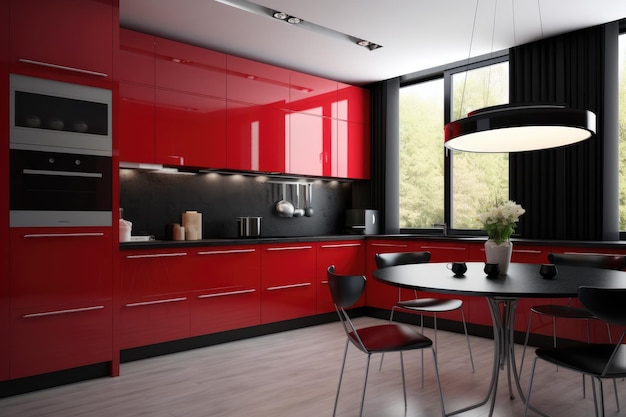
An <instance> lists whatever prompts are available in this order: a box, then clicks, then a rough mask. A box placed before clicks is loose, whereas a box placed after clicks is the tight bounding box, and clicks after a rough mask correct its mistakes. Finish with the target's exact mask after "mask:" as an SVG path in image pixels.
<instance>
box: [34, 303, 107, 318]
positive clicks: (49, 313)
mask: <svg viewBox="0 0 626 417" xmlns="http://www.w3.org/2000/svg"><path fill="white" fill-rule="evenodd" d="M103 308H104V306H91V307H80V308H68V309H67V310H54V311H44V312H41V313H32V314H24V315H23V316H22V317H23V318H25V319H30V318H33V317H45V316H58V315H59V314H70V313H83V312H85V311H93V310H101V309H103Z"/></svg>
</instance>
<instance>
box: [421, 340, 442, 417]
mask: <svg viewBox="0 0 626 417" xmlns="http://www.w3.org/2000/svg"><path fill="white" fill-rule="evenodd" d="M430 350H431V351H432V352H433V363H434V364H435V378H436V379H437V388H438V389H439V400H440V401H441V416H442V417H446V407H445V405H444V403H443V391H441V381H440V380H439V365H438V364H437V352H435V349H433V348H432V347H431V349H430ZM422 351H423V350H422Z"/></svg>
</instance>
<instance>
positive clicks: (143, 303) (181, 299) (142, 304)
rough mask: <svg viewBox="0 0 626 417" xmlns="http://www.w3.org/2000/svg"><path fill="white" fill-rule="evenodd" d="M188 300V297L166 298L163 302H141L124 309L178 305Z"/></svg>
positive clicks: (127, 305)
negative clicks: (154, 305) (168, 304)
mask: <svg viewBox="0 0 626 417" xmlns="http://www.w3.org/2000/svg"><path fill="white" fill-rule="evenodd" d="M186 299H187V297H178V298H165V299H162V300H154V301H141V302H139V303H128V304H124V307H140V306H150V305H153V304H165V303H176V302H178V301H185V300H186Z"/></svg>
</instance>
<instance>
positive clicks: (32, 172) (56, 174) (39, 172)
mask: <svg viewBox="0 0 626 417" xmlns="http://www.w3.org/2000/svg"><path fill="white" fill-rule="evenodd" d="M22 173H24V174H25V175H47V176H51V177H79V178H102V173H100V172H80V171H54V170H50V169H23V170H22Z"/></svg>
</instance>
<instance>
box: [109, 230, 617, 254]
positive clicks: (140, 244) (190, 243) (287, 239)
mask: <svg viewBox="0 0 626 417" xmlns="http://www.w3.org/2000/svg"><path fill="white" fill-rule="evenodd" d="M377 239H393V240H412V241H415V240H426V241H440V242H484V241H485V240H486V239H487V238H486V236H463V235H458V236H442V235H427V234H389V235H324V236H273V237H259V238H213V239H202V240H180V241H175V240H149V241H136V242H121V243H120V249H122V250H130V249H158V248H182V247H197V246H229V245H254V244H268V243H269V244H272V243H303V242H324V241H340V240H366V241H367V240H377ZM511 241H512V242H513V245H515V244H519V245H529V246H566V247H582V248H584V247H590V248H591V247H592V248H595V249H597V248H607V249H626V241H623V240H619V241H556V240H536V239H511Z"/></svg>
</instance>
